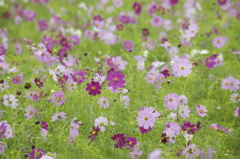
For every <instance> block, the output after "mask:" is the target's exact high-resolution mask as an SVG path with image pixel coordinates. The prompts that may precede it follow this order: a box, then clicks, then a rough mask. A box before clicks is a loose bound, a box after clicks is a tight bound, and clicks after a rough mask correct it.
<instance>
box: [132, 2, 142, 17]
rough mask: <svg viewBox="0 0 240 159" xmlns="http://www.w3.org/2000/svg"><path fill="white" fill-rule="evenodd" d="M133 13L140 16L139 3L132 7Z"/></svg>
mask: <svg viewBox="0 0 240 159" xmlns="http://www.w3.org/2000/svg"><path fill="white" fill-rule="evenodd" d="M132 8H133V10H134V12H135V14H136V15H140V14H141V11H142V6H141V4H140V3H138V2H134V4H133V6H132Z"/></svg>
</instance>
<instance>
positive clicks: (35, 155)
mask: <svg viewBox="0 0 240 159" xmlns="http://www.w3.org/2000/svg"><path fill="white" fill-rule="evenodd" d="M43 155H45V151H44V150H42V149H39V148H34V149H32V151H31V152H30V153H29V158H30V159H40V158H41V157H42V156H43Z"/></svg>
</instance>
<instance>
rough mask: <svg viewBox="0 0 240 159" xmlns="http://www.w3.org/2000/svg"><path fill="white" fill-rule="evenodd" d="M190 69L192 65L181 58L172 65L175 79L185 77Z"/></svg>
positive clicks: (189, 72)
mask: <svg viewBox="0 0 240 159" xmlns="http://www.w3.org/2000/svg"><path fill="white" fill-rule="evenodd" d="M191 68H192V64H191V63H190V61H189V60H187V59H182V58H179V59H178V60H177V61H176V63H174V64H173V65H172V69H173V72H174V74H175V75H176V76H177V77H181V76H183V77H187V76H188V75H189V74H191V72H192V70H191Z"/></svg>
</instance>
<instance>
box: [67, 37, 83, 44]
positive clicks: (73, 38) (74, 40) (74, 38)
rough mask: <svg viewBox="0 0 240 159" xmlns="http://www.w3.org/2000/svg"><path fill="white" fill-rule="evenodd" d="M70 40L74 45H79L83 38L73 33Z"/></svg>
mask: <svg viewBox="0 0 240 159" xmlns="http://www.w3.org/2000/svg"><path fill="white" fill-rule="evenodd" d="M69 40H70V42H71V43H72V44H73V45H79V44H80V41H81V39H80V38H79V37H78V36H77V35H71V36H70V37H69Z"/></svg>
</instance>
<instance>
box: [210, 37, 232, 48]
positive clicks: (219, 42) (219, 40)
mask: <svg viewBox="0 0 240 159" xmlns="http://www.w3.org/2000/svg"><path fill="white" fill-rule="evenodd" d="M226 42H228V38H227V37H222V36H219V37H216V38H214V39H213V41H212V44H213V46H214V47H216V48H222V47H223V46H224V45H225V44H226Z"/></svg>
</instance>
